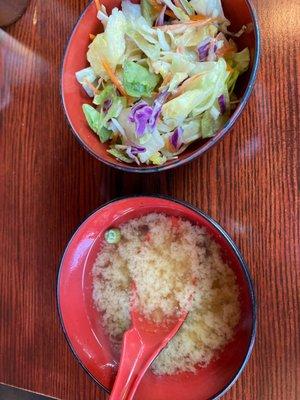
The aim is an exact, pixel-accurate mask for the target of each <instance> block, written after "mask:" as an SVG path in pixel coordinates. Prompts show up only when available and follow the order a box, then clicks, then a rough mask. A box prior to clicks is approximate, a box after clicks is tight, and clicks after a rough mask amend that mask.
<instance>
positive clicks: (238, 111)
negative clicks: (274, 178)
mask: <svg viewBox="0 0 300 400" xmlns="http://www.w3.org/2000/svg"><path fill="white" fill-rule="evenodd" d="M245 1H246V3H247V5H248V8H249V11H250V14H251V17H252V21H253V26H254V35H255V52H254V60H253V67H252V71H251V75H250V78H249V83H248V85H247V88H246V90H245V93H244V95H243V97H242V99H241V101H240V103H239V105H238V107H237V108H236V110H235V111H234V113H233V114H232V115H231V117H230V118H229V120H228V121H227V122H226V124H225V125H224V126H223V128H222V129H221V130H219V131H218V132H217V134H216V135H215V136H213V137H212V138H211V139H210V140H208V141H207V142H206V143H205V144H204V145H202V146H201V147H200V148H199V149H198V150H195V151H194V152H193V153H192V154H191V155H190V156H189V157H186V158H184V159H180V158H179V159H178V160H177V161H175V162H172V163H170V164H169V163H167V164H164V165H161V166H153V167H144V166H136V167H135V166H129V165H126V164H125V163H124V165H118V164H116V163H114V162H113V161H108V160H106V159H104V158H102V157H101V156H99V154H97V153H96V152H94V151H93V150H92V149H91V148H90V147H89V146H88V144H87V143H85V141H84V140H83V139H82V138H81V136H80V135H79V134H78V132H77V131H76V130H75V129H74V127H73V124H72V121H71V118H70V117H69V115H68V112H67V108H66V104H65V98H64V92H63V71H64V67H65V60H66V55H67V52H68V50H69V47H70V43H71V40H72V37H73V35H74V33H75V29H76V28H77V25H78V24H79V23H80V21H81V19H82V18H83V16H84V14H85V12H86V10H87V8H88V7H90V5H91V3H92V2H93V0H91V1H90V2H89V3H88V4H87V6H86V7H85V9H84V10H83V11H82V13H81V14H80V16H79V18H78V20H77V22H76V24H75V25H74V27H73V29H72V32H71V34H70V36H69V40H68V41H67V43H66V47H65V51H64V57H63V62H62V67H61V79H60V94H61V102H62V106H63V109H64V114H65V116H66V119H67V122H68V124H69V126H70V128H71V131H72V132H73V134H74V136H75V137H76V139H77V140H78V141H79V143H80V144H81V145H82V146H83V147H84V149H85V150H87V151H88V152H89V153H90V154H92V155H93V156H94V157H95V158H96V159H97V160H99V161H101V162H103V163H104V164H106V165H108V166H110V167H113V168H116V169H119V170H121V171H125V172H137V173H153V172H162V171H167V170H170V169H173V168H177V167H179V166H181V165H184V164H187V163H189V162H191V161H193V160H194V159H196V158H198V157H199V156H200V155H202V154H204V153H206V152H207V151H208V150H210V149H211V148H212V147H213V146H215V145H216V144H217V143H218V142H219V141H220V140H222V139H223V138H224V137H225V136H226V135H227V134H228V133H229V131H230V130H231V129H232V127H233V126H234V124H235V123H236V122H237V120H238V119H239V117H240V116H241V114H242V112H243V110H244V108H245V107H246V105H247V103H248V101H249V98H250V95H251V93H252V91H253V88H254V84H255V81H256V77H257V73H258V68H259V61H260V54H261V37H260V28H259V23H258V17H257V14H256V11H255V8H254V6H253V4H252V2H251V0H245Z"/></svg>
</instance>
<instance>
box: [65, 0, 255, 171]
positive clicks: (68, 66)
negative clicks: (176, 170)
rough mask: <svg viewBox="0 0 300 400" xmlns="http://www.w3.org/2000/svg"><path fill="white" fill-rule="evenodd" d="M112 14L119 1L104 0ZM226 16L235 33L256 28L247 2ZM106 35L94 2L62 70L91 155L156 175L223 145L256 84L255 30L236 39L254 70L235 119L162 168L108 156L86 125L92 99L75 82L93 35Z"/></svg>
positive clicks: (227, 5) (246, 78)
mask: <svg viewBox="0 0 300 400" xmlns="http://www.w3.org/2000/svg"><path fill="white" fill-rule="evenodd" d="M102 3H103V4H104V5H105V6H106V7H107V10H108V12H109V13H110V12H111V10H112V8H114V7H118V6H119V5H120V1H118V0H103V2H102ZM222 3H223V6H224V11H225V15H226V16H227V18H228V19H229V20H230V21H231V22H232V28H231V29H232V30H233V31H237V30H239V29H240V28H241V27H242V26H243V25H249V24H254V23H255V21H253V17H252V13H251V8H250V6H249V4H248V1H247V0H234V7H232V4H233V1H232V0H223V1H222ZM101 31H102V26H101V23H100V21H99V20H98V19H97V17H96V8H95V4H94V2H91V4H90V5H89V6H88V7H87V8H86V10H85V11H84V13H83V14H82V16H81V18H80V19H79V21H78V23H77V25H76V27H75V29H74V31H73V34H72V36H71V38H70V41H69V44H68V47H67V50H66V54H65V59H64V64H63V70H62V98H63V104H64V108H65V112H66V115H67V117H68V120H69V123H70V125H71V127H72V129H73V131H74V133H75V135H76V136H77V138H78V139H79V141H80V142H81V143H82V144H83V146H84V147H85V148H86V149H87V150H88V151H90V152H91V153H92V154H93V155H94V156H95V157H97V158H98V159H100V160H101V161H103V162H105V163H107V164H109V165H112V166H115V167H117V168H121V169H126V170H129V171H130V170H131V171H136V172H137V171H139V172H142V171H149V172H151V171H153V170H162V169H167V168H171V167H173V166H175V165H178V163H181V162H182V161H183V162H184V161H189V160H190V159H192V158H193V156H196V155H200V154H202V153H204V152H205V151H206V150H208V149H209V148H210V147H211V146H212V145H213V144H214V143H216V142H217V141H219V140H220V139H221V137H223V136H224V135H225V133H226V132H227V131H228V130H229V129H230V127H231V126H232V124H233V123H234V121H235V120H236V119H237V117H238V116H239V114H240V113H241V111H242V109H243V108H244V106H245V104H246V101H247V100H248V96H249V95H250V92H249V93H245V92H246V89H247V87H248V86H249V83H250V81H251V80H254V77H252V75H251V73H252V71H253V64H256V63H257V54H258V49H257V48H256V38H255V30H252V31H251V32H249V33H245V34H244V35H242V36H241V37H240V38H238V39H236V42H237V45H238V47H239V49H240V50H242V49H244V48H245V47H248V48H249V49H250V53H251V62H252V64H251V67H250V69H249V71H248V73H246V74H244V75H243V76H242V77H241V78H239V82H238V85H237V90H236V92H237V95H238V97H239V98H242V97H243V96H245V97H244V99H243V100H242V101H241V103H240V105H239V106H238V107H237V109H236V110H235V112H234V113H233V115H232V116H231V119H230V121H229V122H227V124H226V125H225V126H224V127H223V129H222V130H220V131H219V132H218V133H217V134H216V135H215V136H214V137H213V138H211V139H208V140H200V141H197V142H195V143H193V144H192V145H191V146H190V147H189V148H188V149H187V150H186V151H185V152H184V153H183V154H181V155H180V156H179V159H178V160H174V161H169V162H168V163H167V164H166V165H165V166H163V167H161V168H158V167H153V166H142V167H137V166H133V165H131V164H125V163H122V162H120V161H118V160H116V159H115V158H114V157H112V156H111V155H110V154H108V153H107V151H106V150H107V145H106V144H102V143H101V142H100V141H99V138H98V137H97V136H96V135H95V134H94V133H93V132H92V131H91V130H90V128H89V127H88V125H87V124H86V121H85V118H84V115H83V113H82V105H83V104H84V103H91V99H90V98H89V97H88V96H87V95H86V94H85V92H84V91H83V89H82V88H81V86H80V85H79V84H78V82H77V81H76V79H75V73H76V72H77V71H79V70H81V69H83V68H85V67H87V66H88V63H87V60H86V53H87V49H88V46H89V44H90V39H89V34H90V33H92V34H98V33H100V32H101Z"/></svg>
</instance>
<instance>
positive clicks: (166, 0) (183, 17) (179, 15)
mask: <svg viewBox="0 0 300 400" xmlns="http://www.w3.org/2000/svg"><path fill="white" fill-rule="evenodd" d="M163 3H165V5H166V6H167V7H169V9H170V10H172V11H173V13H174V14H175V15H176V17H177V18H178V19H179V20H180V21H182V22H186V21H189V20H190V18H189V16H188V15H187V14H186V13H185V12H184V11H183V10H182V9H181V8H179V7H176V6H175V5H174V4H173V3H172V0H163Z"/></svg>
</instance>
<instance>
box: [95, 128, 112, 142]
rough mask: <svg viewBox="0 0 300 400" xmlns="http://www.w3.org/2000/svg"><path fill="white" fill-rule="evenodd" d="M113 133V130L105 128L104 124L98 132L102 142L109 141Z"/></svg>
mask: <svg viewBox="0 0 300 400" xmlns="http://www.w3.org/2000/svg"><path fill="white" fill-rule="evenodd" d="M111 135H112V131H110V130H109V129H107V128H105V127H104V126H103V127H102V128H101V129H100V131H99V132H98V136H99V138H100V141H101V143H105V142H107V141H108V140H109V139H110V138H111Z"/></svg>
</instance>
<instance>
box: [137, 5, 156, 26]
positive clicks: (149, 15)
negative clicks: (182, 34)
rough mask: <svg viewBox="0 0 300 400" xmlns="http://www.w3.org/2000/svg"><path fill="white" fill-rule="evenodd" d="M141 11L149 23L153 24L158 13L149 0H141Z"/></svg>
mask: <svg viewBox="0 0 300 400" xmlns="http://www.w3.org/2000/svg"><path fill="white" fill-rule="evenodd" d="M141 11H142V16H143V17H144V18H145V20H146V21H147V22H148V24H149V25H150V26H152V25H153V22H154V21H155V20H156V18H157V16H158V13H157V12H156V11H155V9H154V7H153V6H152V4H151V3H150V2H149V1H148V0H141Z"/></svg>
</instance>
